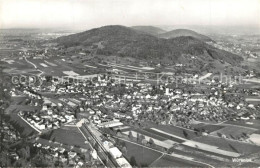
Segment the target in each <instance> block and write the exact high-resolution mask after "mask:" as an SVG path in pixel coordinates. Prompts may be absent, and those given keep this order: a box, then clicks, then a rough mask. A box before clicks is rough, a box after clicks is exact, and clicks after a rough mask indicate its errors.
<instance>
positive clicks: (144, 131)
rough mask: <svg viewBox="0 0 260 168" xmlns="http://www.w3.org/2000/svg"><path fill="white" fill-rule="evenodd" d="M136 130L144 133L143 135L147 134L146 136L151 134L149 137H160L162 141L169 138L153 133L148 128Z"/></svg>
mask: <svg viewBox="0 0 260 168" xmlns="http://www.w3.org/2000/svg"><path fill="white" fill-rule="evenodd" d="M134 131H136V132H137V133H140V134H143V135H145V136H149V137H151V138H155V139H158V140H160V141H165V140H167V138H165V137H163V136H160V135H157V134H154V133H151V132H149V131H146V130H141V129H135V130H134Z"/></svg>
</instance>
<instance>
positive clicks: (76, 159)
mask: <svg viewBox="0 0 260 168" xmlns="http://www.w3.org/2000/svg"><path fill="white" fill-rule="evenodd" d="M33 147H35V148H36V149H41V150H42V151H45V153H47V156H45V157H49V158H50V160H52V161H54V162H55V161H59V162H61V163H62V165H63V166H65V165H67V166H70V167H85V166H94V163H95V162H96V164H100V162H99V161H98V160H97V156H96V152H95V151H90V150H85V149H84V150H83V149H82V151H80V153H79V152H76V151H73V150H68V149H66V148H64V147H53V146H49V145H43V144H41V143H34V144H33Z"/></svg>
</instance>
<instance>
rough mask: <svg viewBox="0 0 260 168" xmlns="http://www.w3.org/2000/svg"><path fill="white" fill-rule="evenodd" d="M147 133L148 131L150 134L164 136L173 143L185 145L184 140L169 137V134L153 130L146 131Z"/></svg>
mask: <svg viewBox="0 0 260 168" xmlns="http://www.w3.org/2000/svg"><path fill="white" fill-rule="evenodd" d="M145 131H147V132H149V133H152V134H155V135H158V136H162V137H164V138H165V139H169V140H172V141H175V142H178V143H183V142H184V140H182V139H179V138H175V137H173V136H170V135H167V134H164V133H161V132H158V131H155V130H152V129H145Z"/></svg>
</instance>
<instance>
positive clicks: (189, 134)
mask: <svg viewBox="0 0 260 168" xmlns="http://www.w3.org/2000/svg"><path fill="white" fill-rule="evenodd" d="M148 124H149V128H156V129H158V130H161V131H164V132H167V133H169V134H173V135H175V136H178V137H181V138H185V139H193V138H196V137H198V135H197V134H196V133H195V131H192V130H187V129H183V128H179V127H175V126H170V125H156V124H150V123H148Z"/></svg>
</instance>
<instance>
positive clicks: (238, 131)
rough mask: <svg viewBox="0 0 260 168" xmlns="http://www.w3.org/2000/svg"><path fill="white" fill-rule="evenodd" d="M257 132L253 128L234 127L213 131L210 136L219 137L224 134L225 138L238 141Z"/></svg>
mask: <svg viewBox="0 0 260 168" xmlns="http://www.w3.org/2000/svg"><path fill="white" fill-rule="evenodd" d="M255 131H257V130H256V129H254V128H245V127H236V126H225V127H224V128H222V129H219V130H217V131H214V132H212V133H211V135H215V136H219V135H221V134H224V135H225V136H226V137H228V138H231V139H238V138H239V137H241V136H247V135H250V134H252V133H254V132H255Z"/></svg>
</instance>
